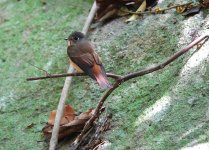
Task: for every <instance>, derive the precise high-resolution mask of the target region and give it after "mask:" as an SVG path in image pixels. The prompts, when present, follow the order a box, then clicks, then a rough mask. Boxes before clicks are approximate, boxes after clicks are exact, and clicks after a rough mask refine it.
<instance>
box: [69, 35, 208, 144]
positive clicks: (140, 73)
mask: <svg viewBox="0 0 209 150" xmlns="http://www.w3.org/2000/svg"><path fill="white" fill-rule="evenodd" d="M208 37H209V33H207V34H205V35H203V36H201V37H199V38H197V39H196V40H194V41H193V42H191V43H190V44H189V45H188V46H186V47H185V48H183V49H182V50H180V51H178V52H177V53H175V54H174V55H172V56H171V57H169V58H168V59H167V60H166V61H164V62H163V63H161V64H158V65H156V66H154V67H148V68H146V69H143V70H140V71H137V72H134V73H130V74H128V75H125V76H123V77H122V78H120V79H119V80H117V81H116V82H115V84H114V85H113V87H112V88H111V89H109V90H107V91H106V93H105V94H104V95H103V96H102V97H101V99H100V101H99V103H98V104H97V107H96V109H95V113H94V115H92V117H91V118H90V119H89V120H88V122H87V123H86V125H85V126H84V128H83V130H82V132H81V133H80V135H79V136H78V137H77V138H76V140H75V141H74V142H73V145H77V144H78V143H79V142H80V141H81V140H82V139H83V136H84V135H85V133H86V132H87V131H88V130H89V128H90V127H91V125H92V123H93V122H94V121H95V120H96V119H97V118H98V117H99V110H100V109H101V108H102V106H103V104H104V102H105V100H106V99H107V97H108V96H109V95H110V94H111V93H112V92H113V91H114V90H115V89H116V88H117V87H118V86H119V85H120V84H122V83H124V82H125V81H128V80H130V79H133V78H136V77H139V76H143V75H145V74H149V73H152V72H154V71H157V70H160V69H163V68H164V67H165V66H167V65H168V64H170V63H171V62H173V61H174V60H176V59H177V58H179V57H180V56H181V55H183V54H185V53H186V52H187V51H189V50H190V49H191V48H192V47H194V46H195V45H197V44H198V43H200V42H201V41H203V40H205V39H208Z"/></svg>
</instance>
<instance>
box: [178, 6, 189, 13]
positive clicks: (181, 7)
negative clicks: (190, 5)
mask: <svg viewBox="0 0 209 150" xmlns="http://www.w3.org/2000/svg"><path fill="white" fill-rule="evenodd" d="M186 9H187V6H177V7H176V12H177V13H179V14H181V13H183V12H185V11H186Z"/></svg>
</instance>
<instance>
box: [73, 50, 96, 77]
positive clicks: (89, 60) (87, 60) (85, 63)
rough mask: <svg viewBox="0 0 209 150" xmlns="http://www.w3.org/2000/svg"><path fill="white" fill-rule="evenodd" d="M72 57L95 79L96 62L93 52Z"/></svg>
mask: <svg viewBox="0 0 209 150" xmlns="http://www.w3.org/2000/svg"><path fill="white" fill-rule="evenodd" d="M70 59H71V60H72V61H73V62H74V63H75V64H76V65H78V66H79V67H80V68H81V69H82V70H83V71H84V72H85V73H86V74H88V75H89V76H90V77H91V78H93V79H95V76H94V74H93V72H92V68H93V66H94V64H95V63H96V61H95V59H94V56H93V55H92V54H91V53H85V54H82V55H80V56H71V57H70Z"/></svg>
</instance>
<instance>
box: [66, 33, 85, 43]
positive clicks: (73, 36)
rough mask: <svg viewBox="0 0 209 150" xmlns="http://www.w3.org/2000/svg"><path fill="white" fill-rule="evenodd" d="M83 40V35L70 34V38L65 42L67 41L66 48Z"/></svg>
mask: <svg viewBox="0 0 209 150" xmlns="http://www.w3.org/2000/svg"><path fill="white" fill-rule="evenodd" d="M84 38H85V35H84V34H83V33H81V32H77V31H75V32H73V33H71V34H70V36H69V37H68V38H67V39H65V40H67V43H68V46H70V45H73V44H76V43H78V42H80V41H81V40H82V39H84Z"/></svg>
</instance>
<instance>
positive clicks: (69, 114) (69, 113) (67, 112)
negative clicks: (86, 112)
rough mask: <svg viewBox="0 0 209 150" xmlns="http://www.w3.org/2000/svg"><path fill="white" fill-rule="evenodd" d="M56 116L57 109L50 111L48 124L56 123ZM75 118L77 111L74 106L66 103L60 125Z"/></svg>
mask: <svg viewBox="0 0 209 150" xmlns="http://www.w3.org/2000/svg"><path fill="white" fill-rule="evenodd" d="M55 117H56V110H53V111H51V113H50V116H49V120H48V124H50V125H54V121H55ZM74 118H75V111H74V109H73V108H72V106H70V105H65V108H64V112H63V115H62V118H61V122H60V125H63V124H66V123H68V122H70V121H72V120H73V119H74Z"/></svg>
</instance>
